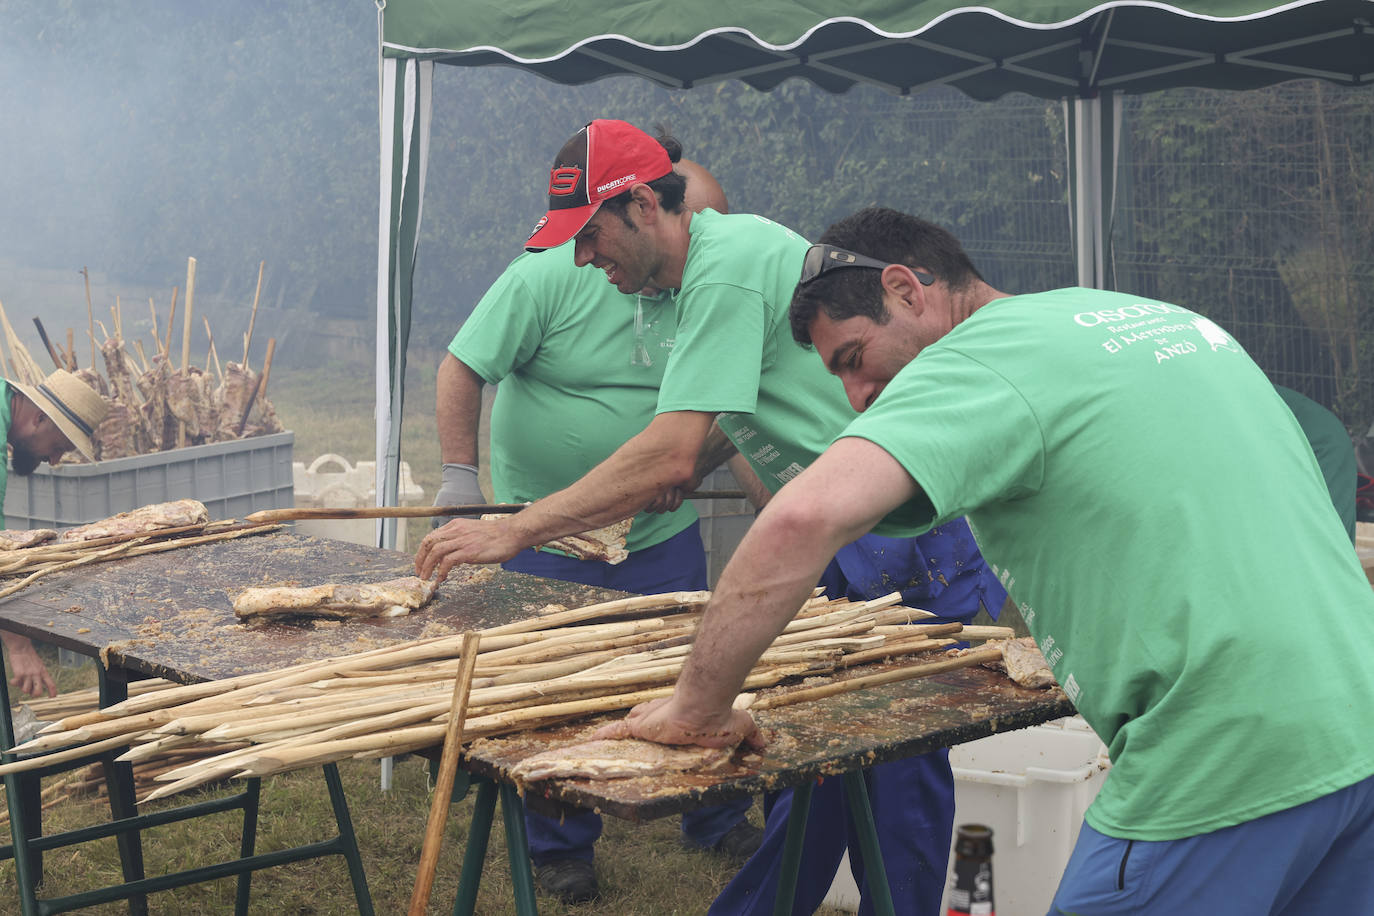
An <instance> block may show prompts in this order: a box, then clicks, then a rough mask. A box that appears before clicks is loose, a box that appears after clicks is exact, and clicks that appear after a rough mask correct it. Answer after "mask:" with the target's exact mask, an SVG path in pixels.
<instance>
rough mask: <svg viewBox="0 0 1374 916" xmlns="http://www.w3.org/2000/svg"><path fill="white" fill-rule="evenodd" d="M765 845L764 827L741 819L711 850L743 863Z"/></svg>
mask: <svg viewBox="0 0 1374 916" xmlns="http://www.w3.org/2000/svg"><path fill="white" fill-rule="evenodd" d="M761 845H763V828H762V827H755V826H754V825H753V824H751V823H749V822H748V821H740V822H739V823H738V824H736V825H735V826H733V827H731V828H730V829H729V830H727V831H726V832H725V836H723V837H721V838H720V839H719V840H717V841H716V845H714V846H712V847H711V851H712V852H714V853H718V854H719V855H722V856H725V857H726V858H727V859H729V860H731V861H732V862H738V863H740V864H741V865H742V864H744V861H745V860H746V859H748V858H749V857H750V856H752V855H753V854H754V853H756V852H758V849H759V847H760V846H761Z"/></svg>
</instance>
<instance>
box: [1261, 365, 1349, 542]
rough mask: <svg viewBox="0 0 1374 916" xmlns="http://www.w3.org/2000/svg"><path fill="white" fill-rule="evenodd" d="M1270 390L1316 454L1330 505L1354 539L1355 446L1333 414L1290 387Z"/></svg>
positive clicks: (1277, 387)
mask: <svg viewBox="0 0 1374 916" xmlns="http://www.w3.org/2000/svg"><path fill="white" fill-rule="evenodd" d="M1274 390H1275V391H1277V392H1278V393H1279V397H1281V398H1283V403H1285V404H1287V405H1288V409H1289V410H1291V411H1293V416H1294V417H1295V418H1296V419H1297V421H1298V425H1299V426H1301V427H1302V433H1303V435H1304V436H1306V437H1307V441H1308V442H1309V443H1310V444H1311V446H1312V452H1313V454H1315V455H1316V456H1317V467H1319V468H1321V469H1322V477H1324V478H1325V479H1326V489H1327V492H1329V493H1330V494H1331V505H1332V507H1333V508H1334V509H1335V510H1336V512H1337V514H1338V515H1340V517H1341V524H1342V525H1344V526H1345V533H1346V534H1347V535H1348V536H1349V537H1350V540H1352V541H1353V540H1355V488H1356V487H1357V486H1359V474H1360V471H1359V465H1358V463H1357V462H1356V461H1355V445H1354V443H1352V442H1351V441H1350V434H1349V433H1347V432H1346V431H1345V424H1344V423H1342V422H1341V421H1340V418H1339V417H1337V416H1336V415H1335V414H1334V413H1332V412H1331V411H1329V410H1327V409H1326V408H1325V407H1323V406H1322V405H1320V404H1318V403H1317V402H1316V401H1314V400H1312V399H1311V398H1309V397H1307V396H1306V395H1304V394H1299V393H1298V392H1296V391H1294V390H1293V389H1291V388H1284V387H1283V386H1282V385H1275V386H1274Z"/></svg>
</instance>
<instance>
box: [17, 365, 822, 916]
mask: <svg viewBox="0 0 1374 916" xmlns="http://www.w3.org/2000/svg"><path fill="white" fill-rule="evenodd" d="M437 362H438V360H437V358H436V359H433V360H429V359H413V360H412V366H411V370H410V373H409V378H408V381H407V404H406V409H405V421H404V424H403V430H402V456H403V458H404V460H406V461H408V462H409V463H410V466H411V471H412V474H413V476H414V478H415V480H416V482H417V483H418V484H419V485H420V486H421V487H422V488H424V490H425V491H426V494H427V495H428V496H429V497H430V498H432V495H433V494H434V493H435V491H436V490H437V487H438V484H439V451H438V444H437V442H436V441H435V437H434V425H433V417H434V368H435V365H437ZM271 386H272V392H271V397H272V400H273V402H274V404H275V405H276V408H277V412H278V414H279V415H280V416H281V417H282V419H283V422H285V424H286V425H287V427H288V428H290V429H292V430H294V432H295V436H296V440H295V453H296V455H297V457H298V459H300V460H305V461H310V460H311V459H312V458H313V457H314V456H316V455H320V454H324V453H326V452H333V453H336V454H340V455H342V456H344V457H346V458H348V459H349V460H350V461H358V460H361V459H371V458H372V457H373V452H374V449H373V425H372V417H373V386H372V380H371V375H370V372H366V371H362V372H359V373H357V374H356V375H354V374H351V373H349V372H348V371H345V370H342V369H338V368H335V369H314V370H296V369H287V368H282V369H280V370H274V372H273V374H272V380H271ZM488 492H490V490H489V484H488ZM427 527H428V522H427V521H426V520H414V521H413V522H412V530H411V532H410V543H411V544H412V545H414V544H416V543H418V541H419V539H420V537H421V536H423V533H424V531H425V530H427ZM41 651H43V652H45V653H46V655H47V658H48V661H49V668H50V670H52V671H53V672H54V673H55V674H56V675H57V677H58V681H59V688H60V689H61V690H62V691H64V692H65V691H69V690H75V689H80V688H82V687H87V686H90V685H92V684H93V683H94V680H95V677H94V669H93V668H91V667H90V666H89V665H87V666H85V667H80V668H62V667H59V666H58V665H57V658H56V653H55V652H53V651H51V650H48V649H43V650H41ZM340 773H341V775H342V778H343V781H344V786H345V791H346V793H347V796H348V802H349V806H350V809H351V813H352V817H353V821H354V825H355V828H356V834H357V837H358V842H359V845H360V847H361V850H362V856H363V863H364V867H365V869H366V872H367V877H368V882H369V884H370V886H371V891H372V895H373V900H374V903H375V905H376V911H377V913H379V914H386V916H389V914H396V913H403V912H405V911H406V908H407V904H408V901H409V898H410V893H411V889H412V886H413V884H414V880H415V870H416V867H417V864H418V862H419V853H420V845H421V842H422V840H423V836H424V829H425V822H426V819H427V817H428V813H429V791H428V786H427V779H428V770H427V766H426V765H425V763H424V762H423V761H421V760H418V759H415V758H409V759H404V760H400V761H398V762H397V763H396V767H395V772H394V776H393V784H392V788H391V789H390V790H389V791H386V792H383V791H382V790H381V788H380V784H379V770H378V765H377V764H376V763H375V762H368V761H347V762H345V763H342V764H340ZM54 778H55V779H60V778H61V777H60V776H59V777H54ZM186 798H187V797H186V796H183V797H182V799H181V800H182V801H184V800H186ZM177 801H178V800H176V799H173V800H171V802H169V803H176V802H177ZM157 804H158V803H154V807H156V806H157ZM471 812H472V801H471V799H470V798H468V799H464V800H462V801H460V802H457V803H455V805H454V807H453V809H452V812H451V815H450V819H449V829H448V833H447V837H446V840H445V845H444V849H443V854H442V857H441V859H440V863H439V869H438V875H437V878H436V881H435V886H434V892H433V895H432V897H431V904H430V908H429V911H430V912H431V913H441V912H448V911H449V910H450V909H451V907H452V901H453V895H454V893H455V891H456V888H457V882H458V877H459V872H460V868H461V857H462V851H463V846H464V842H465V839H466V835H467V827H468V823H469V820H470V818H471ZM108 816H109V811H108V808H107V807H106V805H105V804H104V802H103V801H101V800H99V799H95V798H88V799H76V800H71V801H66V802H63V803H61V804H59V805H58V806H56V807H55V808H54V809H52V810H50V811H49V812H47V814H46V815H45V821H44V823H45V830H46V831H47V832H55V831H58V830H63V829H68V828H72V827H77V826H82V825H86V824H92V823H98V822H101V821H103V820H105V819H107V818H108ZM751 818H752V819H753V820H754V822H755V823H761V815H760V812H759V809H758V807H757V805H756V806H755V808H754V810H753V812H751ZM332 834H333V818H332V814H331V811H330V807H329V801H328V796H327V794H326V791H325V786H324V782H323V779H322V778H321V775H320V772H319V770H318V769H315V770H305V771H301V772H297V773H293V774H287V775H284V776H279V777H273V778H270V779H268V780H265V781H264V783H263V794H262V804H261V818H260V824H259V831H258V850H259V851H260V852H265V851H269V850H272V849H280V848H285V847H288V846H295V845H299V844H302V843H309V842H314V841H316V840H320V839H324V838H326V837H328V836H331V835H332ZM504 842H505V840H504V835H503V831H502V829H501V819H500V818H499V817H498V818H497V819H496V823H495V825H494V827H493V834H492V838H491V844H490V846H489V852H488V856H487V867H486V870H485V872H484V874H483V879H482V889H481V893H480V895H479V899H478V903H477V913H478V914H480V916H505V914H511V913H514V912H515V906H514V903H513V898H512V894H511V884H510V878H509V869H508V867H507V865H506V862H505V856H504V853H503V850H504ZM237 843H238V829H237V826H236V818H235V815H234V814H232V813H225V814H218V815H213V816H211V817H207V818H201V819H197V820H195V821H193V822H190V823H182V824H173V825H167V826H164V827H159V828H155V829H153V830H151V831H148V833H147V834H146V835H145V840H144V850H145V859H146V867H147V873H148V874H150V875H151V874H161V873H166V872H169V871H176V870H180V869H184V868H190V867H194V866H199V865H205V864H210V863H212V862H215V861H220V860H223V859H225V858H231V857H233V855H234V854H235V853H236V850H237ZM597 869H598V873H599V876H600V880H601V884H602V888H603V891H604V895H603V897H602V899H600V900H599V901H596V902H594V903H590V904H586V905H584V906H581V907H567V906H563V905H560V904H559V903H558V902H557V901H556V900H553V899H549V898H543V897H541V898H540V900H539V907H540V912H541V913H543V914H559V913H570V914H583V913H585V914H593V913H595V914H624V916H678V914H699V913H704V912H705V911H706V909H707V907H708V906H709V905H710V902H711V900H712V899H713V898H714V896H715V895H716V893H718V892H719V890H720V888H721V887H723V886H724V884H725V883H726V881H728V880H729V878H730V877H731V875H732V874H733V867H732V866H731V865H730V864H729V863H727V862H725V861H722V860H721V859H720V858H718V857H716V856H712V855H708V854H703V853H699V852H691V851H687V850H685V849H683V848H682V847H680V845H679V843H678V829H677V819H676V818H668V819H663V820H659V821H654V822H652V823H649V824H644V825H635V824H630V823H628V822H625V821H621V820H618V819H616V818H607V819H606V830H605V834H604V835H603V836H602V838H601V840H600V842H599V843H598V844H597ZM45 872H46V876H47V883H46V885H45V887H44V888H43V894H44V895H47V896H55V895H59V894H67V893H74V892H77V891H79V890H84V889H89V888H92V887H97V886H103V885H108V884H113V883H117V882H118V881H119V880H120V871H119V859H118V854H117V851H116V849H115V844H114V841H113V840H102V841H98V842H95V843H91V844H85V845H82V846H79V847H70V848H68V849H65V850H56V851H52V852H49V853H48V854H47V857H46V868H45ZM233 899H234V881H233V880H232V879H224V880H220V881H215V882H209V883H206V884H201V885H196V886H193V887H188V888H180V889H176V890H172V891H166V892H163V893H160V894H156V895H154V896H153V897H151V898H150V906H149V909H150V912H152V913H154V914H197V916H198V914H216V913H226V912H232V909H233ZM252 900H253V905H252V912H253V913H264V914H268V913H270V914H289V916H316V914H320V916H323V914H334V913H351V912H355V911H356V910H355V906H354V902H353V895H352V891H351V887H350V884H349V880H348V875H347V870H346V869H345V867H344V864H343V861H342V859H340V858H338V857H332V858H329V859H324V860H316V861H313V862H306V863H298V864H294V865H289V866H284V867H280V868H274V869H268V870H265V871H261V872H258V873H257V874H256V875H255V876H254V879H253V897H252ZM17 911H18V906H17V889H16V884H15V877H14V869H13V865H12V863H9V862H5V863H0V913H11V912H17ZM83 912H90V913H96V914H122V913H125V912H127V909H126V908H125V907H124V905H123V904H108V905H105V906H103V907H99V908H94V909H91V910H86V911H83ZM820 912H821V913H822V914H831V916H834V914H837V913H838V912H839V911H837V910H830V909H822V910H821V911H820Z"/></svg>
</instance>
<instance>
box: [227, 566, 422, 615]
mask: <svg viewBox="0 0 1374 916" xmlns="http://www.w3.org/2000/svg"><path fill="white" fill-rule="evenodd" d="M434 589H435V585H434V583H433V582H430V581H428V580H426V579H421V578H419V577H418V576H405V577H403V578H400V579H391V580H389V581H386V582H376V583H364V584H362V585H332V584H329V585H313V586H309V587H305V588H291V587H286V586H269V587H264V588H247V589H244V590H243V591H242V592H240V593H239V595H238V597H237V598H235V599H234V613H235V614H237V615H238V616H239V617H240V618H242V619H244V620H249V619H252V618H268V617H329V618H335V619H344V618H349V617H400V616H403V615H405V614H409V613H410V612H411V611H413V610H415V609H416V608H418V607H420V606H422V605H423V604H424V603H425V602H427V601H429V599H430V598H431V597H433V595H434Z"/></svg>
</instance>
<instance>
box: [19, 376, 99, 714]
mask: <svg viewBox="0 0 1374 916" xmlns="http://www.w3.org/2000/svg"><path fill="white" fill-rule="evenodd" d="M108 410H109V406H108V405H107V404H106V403H105V401H104V399H103V398H101V396H100V395H99V394H97V393H96V392H95V391H93V390H92V389H91V387H90V386H89V385H87V384H86V383H85V382H83V381H81V380H80V379H78V378H77V377H76V376H74V375H72V374H71V373H70V372H65V371H63V370H61V369H59V370H57V371H56V372H54V373H52V374H51V375H49V376H48V377H47V378H45V379H44V380H43V381H42V382H41V383H39V384H38V385H36V386H29V385H23V384H20V383H18V382H11V381H5V380H3V379H0V427H3V428H4V431H5V441H6V442H7V443H8V444H9V447H10V465H12V466H13V467H14V473H16V474H19V475H21V476H27V475H29V474H32V473H33V472H34V470H35V469H36V468H37V467H38V465H40V464H42V463H43V462H44V461H47V462H48V463H49V464H57V462H58V461H60V460H62V456H63V455H65V454H66V453H67V452H70V451H73V450H77V451H80V452H81V453H82V454H83V455H85V456H86V457H87V458H90V459H94V457H95V454H94V453H95V446H94V444H93V442H92V441H91V435H92V433H94V431H95V428H96V427H97V426H99V425H100V421H101V420H103V419H105V413H106V412H107V411H108ZM7 475H8V468H7V467H6V465H4V464H3V463H0V504H3V503H4V501H5V487H6V484H7V482H8V480H7ZM0 640H3V641H4V644H5V648H6V649H8V650H9V667H10V673H11V674H12V675H13V677H12V679H11V683H13V684H14V686H16V687H18V688H19V689H20V690H22V691H23V692H24V693H27V694H29V695H31V696H37V695H38V694H40V693H46V694H47V695H48V696H50V697H51V696H56V695H57V685H56V684H55V683H53V679H52V675H51V674H49V673H48V669H47V667H46V666H45V665H44V664H43V660H42V659H40V658H39V657H38V653H37V652H35V651H34V648H33V643H32V642H30V641H29V640H28V639H27V638H25V637H23V636H20V635H18V634H17V633H9V632H3V631H0Z"/></svg>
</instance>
